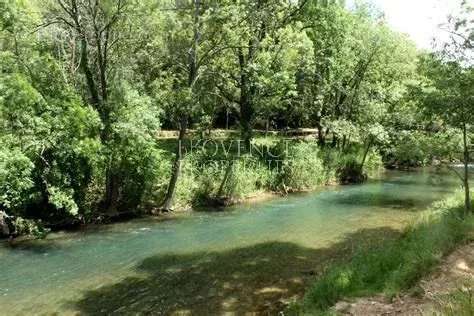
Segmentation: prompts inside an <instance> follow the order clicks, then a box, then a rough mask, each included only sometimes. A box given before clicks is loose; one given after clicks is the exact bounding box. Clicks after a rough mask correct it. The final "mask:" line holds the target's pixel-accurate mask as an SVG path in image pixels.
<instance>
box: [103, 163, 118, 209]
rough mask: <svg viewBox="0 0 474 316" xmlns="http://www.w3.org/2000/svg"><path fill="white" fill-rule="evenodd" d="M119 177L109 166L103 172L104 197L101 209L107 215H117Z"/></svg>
mask: <svg viewBox="0 0 474 316" xmlns="http://www.w3.org/2000/svg"><path fill="white" fill-rule="evenodd" d="M119 182H120V177H119V176H118V175H117V174H116V173H115V172H114V170H113V168H112V167H111V166H108V167H107V170H106V171H105V196H104V202H103V209H104V210H105V211H106V212H107V214H109V215H114V214H117V213H118V204H119V203H118V202H119V191H120V189H119V188H120V183H119Z"/></svg>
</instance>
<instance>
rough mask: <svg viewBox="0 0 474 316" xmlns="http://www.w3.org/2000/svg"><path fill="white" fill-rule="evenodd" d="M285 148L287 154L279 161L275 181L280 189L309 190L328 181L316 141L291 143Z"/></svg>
mask: <svg viewBox="0 0 474 316" xmlns="http://www.w3.org/2000/svg"><path fill="white" fill-rule="evenodd" d="M287 150H288V153H287V156H286V157H285V160H284V161H282V163H281V167H280V168H281V170H280V174H279V175H278V182H277V183H278V187H279V188H280V190H282V189H283V190H285V191H303V190H311V189H315V188H316V187H318V186H321V185H324V184H326V183H327V182H328V181H327V179H326V173H325V169H324V164H323V161H322V160H321V158H320V155H319V147H318V145H317V144H316V143H306V142H302V143H297V144H292V145H291V146H288V149H287Z"/></svg>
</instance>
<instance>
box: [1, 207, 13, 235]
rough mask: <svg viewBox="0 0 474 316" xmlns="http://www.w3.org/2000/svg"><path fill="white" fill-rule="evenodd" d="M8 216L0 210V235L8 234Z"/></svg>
mask: <svg viewBox="0 0 474 316" xmlns="http://www.w3.org/2000/svg"><path fill="white" fill-rule="evenodd" d="M8 221H9V216H8V215H7V213H5V212H3V211H0V236H5V237H6V236H10V235H11V231H10V226H9V224H8Z"/></svg>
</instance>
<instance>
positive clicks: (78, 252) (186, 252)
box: [0, 171, 458, 315]
mask: <svg viewBox="0 0 474 316" xmlns="http://www.w3.org/2000/svg"><path fill="white" fill-rule="evenodd" d="M457 188H458V181H457V179H456V178H455V177H454V176H452V175H450V174H434V173H431V172H426V171H425V172H409V173H403V172H392V171H391V172H387V173H386V174H385V175H384V176H382V177H381V179H379V180H374V181H370V182H369V183H367V184H364V185H360V186H346V187H330V188H324V189H322V190H320V191H319V192H314V193H310V194H300V195H292V196H289V197H285V198H275V199H273V200H271V201H266V202H261V203H253V204H245V205H239V206H235V207H232V208H230V209H228V210H226V211H225V212H219V213H216V212H209V213H206V212H199V213H194V214H192V215H190V216H188V217H185V218H181V219H177V220H170V221H164V222H160V221H154V220H150V219H148V220H136V221H131V222H127V223H121V224H114V225H109V226H106V227H103V228H100V229H99V230H90V229H89V230H86V231H83V232H76V233H58V234H51V235H50V236H49V237H48V239H47V240H43V241H36V242H31V243H26V244H22V245H19V246H17V247H15V248H14V249H11V248H9V247H7V246H6V245H1V246H0V307H1V309H0V314H3V315H15V314H18V315H24V314H52V313H54V312H57V313H61V314H74V313H77V312H79V313H82V314H100V313H103V314H110V313H123V314H130V313H134V314H140V313H153V314H160V313H163V314H169V313H172V312H182V313H186V312H187V313H192V314H198V315H199V314H209V313H215V314H219V313H224V312H233V311H234V312H247V311H253V312H257V313H258V312H263V311H265V310H268V309H267V307H268V306H267V305H269V304H270V305H275V304H274V300H275V299H280V300H284V299H291V297H293V296H295V295H300V294H301V291H302V288H303V287H304V286H305V284H306V282H307V279H309V278H311V277H312V274H313V273H314V272H313V271H312V269H313V268H314V269H316V266H318V265H321V266H324V265H326V263H324V264H323V262H327V260H329V261H330V260H332V259H331V258H333V257H334V256H336V255H338V254H339V255H340V254H344V253H347V252H348V251H350V249H352V248H354V247H357V246H358V244H359V243H360V242H361V241H364V240H369V239H371V238H383V237H384V235H387V236H388V235H390V233H391V232H395V231H397V229H400V228H402V227H403V226H404V225H406V224H407V223H409V222H410V221H411V220H412V219H413V217H414V216H415V215H416V214H417V212H419V211H421V210H423V209H425V208H426V207H428V206H429V205H430V204H431V203H432V202H433V201H436V200H439V199H441V198H443V197H444V196H446V195H448V194H450V193H452V192H453V191H454V190H455V189H457ZM268 308H270V307H268Z"/></svg>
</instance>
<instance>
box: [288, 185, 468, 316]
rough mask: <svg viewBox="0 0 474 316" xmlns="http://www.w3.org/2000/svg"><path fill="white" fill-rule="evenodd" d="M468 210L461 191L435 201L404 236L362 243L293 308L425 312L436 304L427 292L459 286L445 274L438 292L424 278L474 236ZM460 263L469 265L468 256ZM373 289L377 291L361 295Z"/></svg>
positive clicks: (307, 311)
mask: <svg viewBox="0 0 474 316" xmlns="http://www.w3.org/2000/svg"><path fill="white" fill-rule="evenodd" d="M463 212H464V205H463V199H462V196H461V194H456V195H455V196H453V197H451V198H449V199H447V200H445V201H443V202H441V203H437V204H435V205H434V206H433V207H432V208H431V209H430V210H428V211H426V212H424V213H423V214H422V216H420V217H419V218H418V220H417V221H416V223H414V224H412V225H411V226H410V227H408V228H407V229H406V230H405V232H404V233H403V234H402V235H401V237H400V238H398V239H395V240H391V241H387V242H384V243H381V244H380V245H378V246H375V247H369V248H365V249H360V250H359V251H358V252H356V254H355V255H354V256H353V257H352V259H351V260H349V261H348V262H347V263H343V264H336V265H333V266H331V267H329V269H328V270H327V271H325V272H324V274H323V275H321V276H320V277H318V278H317V279H316V280H315V281H314V283H313V285H312V286H311V287H310V288H309V290H308V291H307V293H306V294H305V298H304V300H303V301H302V302H303V303H302V304H296V305H294V306H293V307H292V308H291V309H290V312H289V313H290V314H295V315H299V314H302V313H303V314H311V315H320V314H325V313H327V312H328V311H331V310H332V311H333V312H334V311H335V312H337V313H342V314H347V315H380V314H384V315H385V314H386V313H387V315H392V314H397V315H400V314H401V315H418V314H419V315H421V313H420V310H424V311H427V310H428V307H429V308H431V309H432V308H433V300H431V301H430V302H428V301H429V299H428V298H427V297H426V295H432V296H438V297H440V296H442V295H443V293H444V294H446V293H450V292H454V290H455V289H453V287H452V284H449V283H448V282H447V280H448V278H445V281H446V283H444V284H441V285H439V284H438V285H439V286H438V288H437V289H436V290H435V291H436V292H437V293H434V294H433V293H428V294H427V293H426V291H429V288H430V286H428V287H425V288H423V287H422V286H421V284H422V283H419V281H420V280H421V279H423V278H425V277H426V276H429V275H430V274H431V273H432V272H433V271H434V270H435V269H436V268H438V267H439V266H441V267H442V266H443V265H444V264H445V261H443V260H442V258H444V257H446V256H448V255H450V254H451V253H452V252H453V251H455V250H456V249H457V248H459V247H462V246H464V245H466V244H469V243H471V242H472V241H474V217H472V215H470V216H468V217H464V215H463V214H464V213H463ZM468 259H470V258H465V260H468ZM448 262H449V259H448ZM458 266H461V268H463V269H465V270H469V268H468V266H467V263H466V261H463V262H461V263H459V264H458ZM470 281H472V280H470ZM431 282H432V283H433V284H434V283H435V281H431ZM433 284H431V288H433V286H434V285H433ZM472 285H473V283H470V284H468V285H466V286H467V289H465V290H464V292H467V293H470V291H472ZM367 295H374V296H373V297H371V298H361V299H358V298H359V297H366V296H367ZM446 304H447V303H446ZM472 306H474V305H470V306H469V307H468V308H472ZM448 307H449V306H448ZM438 308H439V305H438ZM469 311H470V312H471V313H472V311H473V310H471V309H470V310H469ZM453 313H454V312H453ZM454 314H456V313H454Z"/></svg>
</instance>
